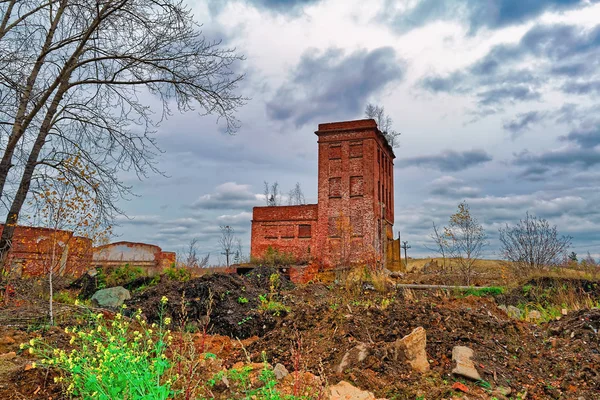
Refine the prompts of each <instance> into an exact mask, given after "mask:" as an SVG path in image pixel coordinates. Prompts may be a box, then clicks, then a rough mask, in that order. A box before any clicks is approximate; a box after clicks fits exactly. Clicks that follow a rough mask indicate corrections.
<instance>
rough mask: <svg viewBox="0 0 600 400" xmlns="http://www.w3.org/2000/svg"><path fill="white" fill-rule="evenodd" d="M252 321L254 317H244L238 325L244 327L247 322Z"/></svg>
mask: <svg viewBox="0 0 600 400" xmlns="http://www.w3.org/2000/svg"><path fill="white" fill-rule="evenodd" d="M250 320H252V317H250V316H248V317H244V318H243V319H242V320H241V321H238V325H244V324H245V323H246V322H248V321H250Z"/></svg>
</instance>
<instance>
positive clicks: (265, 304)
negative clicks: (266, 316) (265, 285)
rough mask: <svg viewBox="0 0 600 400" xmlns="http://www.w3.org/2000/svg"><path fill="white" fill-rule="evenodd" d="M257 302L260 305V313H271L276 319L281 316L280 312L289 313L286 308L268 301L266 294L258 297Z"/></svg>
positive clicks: (283, 305)
mask: <svg viewBox="0 0 600 400" xmlns="http://www.w3.org/2000/svg"><path fill="white" fill-rule="evenodd" d="M258 300H259V301H260V305H259V306H258V309H259V310H260V311H268V312H272V313H273V315H276V316H278V317H279V316H281V312H286V313H289V312H290V308H289V307H288V306H286V305H285V304H283V303H281V302H279V301H275V300H272V299H269V298H268V297H267V295H266V294H261V295H260V296H258Z"/></svg>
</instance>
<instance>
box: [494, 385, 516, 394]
mask: <svg viewBox="0 0 600 400" xmlns="http://www.w3.org/2000/svg"><path fill="white" fill-rule="evenodd" d="M494 393H495V394H496V395H498V394H499V395H502V396H506V397H508V396H510V394H511V393H512V389H511V388H509V387H506V386H498V387H497V388H496V389H494V391H493V392H492V394H494Z"/></svg>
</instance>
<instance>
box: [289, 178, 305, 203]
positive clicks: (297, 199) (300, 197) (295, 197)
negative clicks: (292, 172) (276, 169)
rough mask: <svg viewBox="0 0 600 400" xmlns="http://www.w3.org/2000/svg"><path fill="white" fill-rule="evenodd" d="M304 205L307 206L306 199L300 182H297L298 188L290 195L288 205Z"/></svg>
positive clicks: (291, 191) (295, 187) (292, 190)
mask: <svg viewBox="0 0 600 400" xmlns="http://www.w3.org/2000/svg"><path fill="white" fill-rule="evenodd" d="M302 204H306V198H305V197H304V192H302V188H301V187H300V182H296V186H294V188H293V189H291V190H290V192H289V193H288V205H290V206H299V205H302Z"/></svg>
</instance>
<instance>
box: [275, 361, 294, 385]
mask: <svg viewBox="0 0 600 400" xmlns="http://www.w3.org/2000/svg"><path fill="white" fill-rule="evenodd" d="M273 373H274V374H275V378H276V379H277V380H278V381H279V380H281V379H283V378H285V377H286V376H288V375H289V374H290V373H289V372H288V370H287V368H285V366H284V365H283V364H279V363H278V364H275V368H273Z"/></svg>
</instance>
